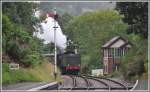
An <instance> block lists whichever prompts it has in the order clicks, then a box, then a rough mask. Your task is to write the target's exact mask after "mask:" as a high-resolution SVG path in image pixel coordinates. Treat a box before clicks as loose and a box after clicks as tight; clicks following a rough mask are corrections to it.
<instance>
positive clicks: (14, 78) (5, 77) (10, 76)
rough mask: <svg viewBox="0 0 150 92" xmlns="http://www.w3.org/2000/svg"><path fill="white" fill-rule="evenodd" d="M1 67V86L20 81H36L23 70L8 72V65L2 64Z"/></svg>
mask: <svg viewBox="0 0 150 92" xmlns="http://www.w3.org/2000/svg"><path fill="white" fill-rule="evenodd" d="M2 66H3V67H2V68H3V71H2V84H12V83H16V82H22V81H38V79H37V78H36V77H35V76H33V75H31V74H27V73H25V71H24V70H23V69H19V70H10V69H9V64H8V63H3V64H2Z"/></svg>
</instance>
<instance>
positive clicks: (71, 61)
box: [57, 43, 81, 74]
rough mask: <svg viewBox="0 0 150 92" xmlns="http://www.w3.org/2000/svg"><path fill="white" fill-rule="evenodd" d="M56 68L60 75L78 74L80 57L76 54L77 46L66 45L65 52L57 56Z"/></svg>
mask: <svg viewBox="0 0 150 92" xmlns="http://www.w3.org/2000/svg"><path fill="white" fill-rule="evenodd" d="M57 61H58V66H59V68H60V69H61V72H62V74H78V73H79V72H80V68H81V56H80V54H78V53H77V46H75V45H73V44H70V43H69V44H67V48H66V51H65V52H64V53H63V54H58V55H57Z"/></svg>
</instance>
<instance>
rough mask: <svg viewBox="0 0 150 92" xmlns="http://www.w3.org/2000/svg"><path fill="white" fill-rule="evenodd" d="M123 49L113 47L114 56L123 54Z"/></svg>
mask: <svg viewBox="0 0 150 92" xmlns="http://www.w3.org/2000/svg"><path fill="white" fill-rule="evenodd" d="M123 53H124V52H123V49H122V48H116V49H115V58H120V57H121V56H123Z"/></svg>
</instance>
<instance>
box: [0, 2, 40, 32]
mask: <svg viewBox="0 0 150 92" xmlns="http://www.w3.org/2000/svg"><path fill="white" fill-rule="evenodd" d="M36 8H37V4H36V3H28V2H19V3H18V2H11V3H9V2H3V7H2V12H3V14H5V15H7V16H8V17H9V18H10V20H11V21H13V22H15V23H16V24H18V25H23V26H25V27H26V28H28V29H29V30H27V31H28V32H29V33H30V34H32V32H33V31H35V30H34V28H33V25H34V26H36V25H37V23H38V22H39V21H38V20H37V19H36V18H35V17H34V16H33V13H34V10H35V9H36Z"/></svg>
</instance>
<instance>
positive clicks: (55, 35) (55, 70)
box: [53, 8, 58, 80]
mask: <svg viewBox="0 0 150 92" xmlns="http://www.w3.org/2000/svg"><path fill="white" fill-rule="evenodd" d="M55 16H56V8H55V9H54V27H53V28H54V42H55V49H54V51H55V58H54V61H55V63H54V77H55V80H56V78H57V47H56V41H57V34H56V29H57V28H58V27H57V26H56V19H55Z"/></svg>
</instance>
